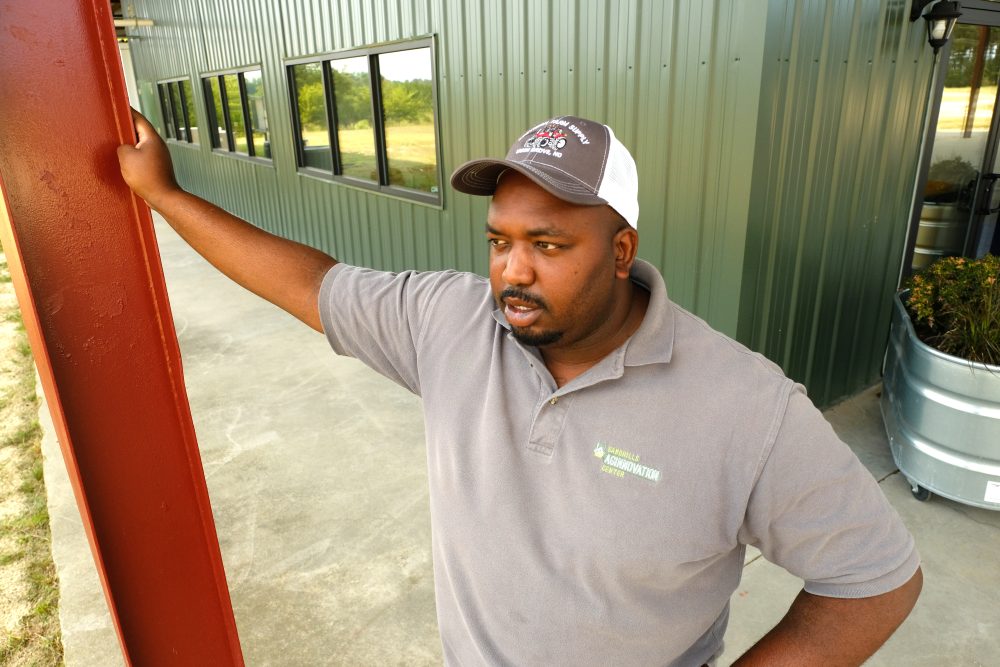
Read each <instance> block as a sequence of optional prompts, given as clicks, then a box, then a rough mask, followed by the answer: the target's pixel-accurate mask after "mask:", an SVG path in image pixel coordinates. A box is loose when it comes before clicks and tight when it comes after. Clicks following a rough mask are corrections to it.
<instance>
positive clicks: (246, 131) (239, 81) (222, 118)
mask: <svg viewBox="0 0 1000 667" xmlns="http://www.w3.org/2000/svg"><path fill="white" fill-rule="evenodd" d="M202 84H203V88H204V90H205V100H206V102H207V104H206V106H207V107H208V116H209V119H208V120H209V126H210V127H211V128H212V131H211V132H209V136H210V138H211V141H212V148H215V149H219V150H222V151H226V152H229V153H236V154H239V155H245V156H247V157H254V158H258V159H266V160H270V159H271V137H270V132H269V130H268V125H267V107H266V105H265V104H264V82H263V79H262V76H261V71H260V69H258V68H253V69H244V70H238V71H231V72H220V73H218V74H212V75H209V76H207V77H205V78H204V79H203V80H202Z"/></svg>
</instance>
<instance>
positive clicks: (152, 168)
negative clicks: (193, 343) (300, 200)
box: [118, 109, 337, 331]
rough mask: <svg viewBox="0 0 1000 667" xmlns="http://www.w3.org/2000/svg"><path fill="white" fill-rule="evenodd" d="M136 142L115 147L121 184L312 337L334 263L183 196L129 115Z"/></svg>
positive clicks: (160, 150)
mask: <svg viewBox="0 0 1000 667" xmlns="http://www.w3.org/2000/svg"><path fill="white" fill-rule="evenodd" d="M132 118H133V120H134V121H135V130H136V134H137V135H138V141H137V142H136V144H135V145H134V146H132V145H129V144H126V145H123V146H119V147H118V164H119V166H120V167H121V171H122V178H124V179H125V182H126V183H127V184H128V186H129V187H130V188H132V191H133V192H135V194H137V195H138V196H140V197H142V198H143V199H144V200H145V201H146V203H147V204H149V205H150V206H151V207H152V208H155V209H156V210H157V211H158V212H159V213H160V214H161V215H163V218H164V219H165V220H166V221H167V223H169V224H170V226H171V227H173V228H174V230H175V231H176V232H177V233H178V234H179V235H180V237H181V238H182V239H184V240H185V241H187V243H188V245H190V246H191V247H192V248H194V249H195V250H196V251H197V252H198V254H200V255H201V256H202V257H204V258H205V259H207V260H208V261H209V262H210V263H211V264H212V265H213V266H214V267H215V268H217V269H219V271H221V272H222V273H224V274H225V275H227V276H228V277H229V278H231V279H232V280H233V281H235V282H236V283H238V284H239V285H242V286H243V287H245V288H246V289H248V290H250V291H251V292H253V293H254V294H256V295H258V296H260V297H263V298H264V299H267V300H268V301H270V302H271V303H273V304H274V305H276V306H278V307H279V308H281V309H282V310H285V311H287V312H288V313H291V314H292V315H294V316H295V317H297V318H299V319H300V320H302V321H303V322H305V323H306V324H308V325H309V326H311V327H312V328H313V329H316V330H317V331H322V330H323V325H322V323H321V322H320V317H319V308H318V300H319V288H320V285H321V284H322V281H323V276H325V275H326V272H327V271H328V270H329V269H330V267H332V266H333V265H334V264H336V263H337V261H336V260H335V259H333V258H332V257H330V256H329V255H327V254H326V253H324V252H321V251H319V250H316V249H315V248H310V247H309V246H307V245H303V244H301V243H297V242H295V241H291V240H289V239H284V238H281V237H280V236H276V235H274V234H270V233H268V232H265V231H264V230H263V229H260V228H259V227H255V226H254V225H251V224H250V223H248V222H246V221H245V220H241V219H240V218H237V217H236V216H235V215H232V214H231V213H229V212H227V211H225V210H223V209H221V208H219V207H218V206H216V205H215V204H212V203H211V202H207V201H205V200H204V199H201V198H199V197H196V196H195V195H193V194H191V193H188V192H185V191H184V190H183V189H181V187H180V186H179V185H178V184H177V180H176V179H175V178H174V171H173V167H172V165H171V162H170V151H169V150H168V149H167V145H166V144H165V143H164V142H163V140H162V139H160V137H159V135H157V133H156V129H155V128H154V127H153V126H152V125H151V124H150V122H149V121H148V120H146V119H145V118H144V117H143V116H142V114H140V113H139V112H138V111H135V110H134V109H133V110H132Z"/></svg>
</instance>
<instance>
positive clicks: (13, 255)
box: [0, 0, 243, 666]
mask: <svg viewBox="0 0 1000 667" xmlns="http://www.w3.org/2000/svg"><path fill="white" fill-rule="evenodd" d="M127 141H134V135H133V131H132V125H131V119H130V116H129V108H128V100H127V97H126V93H125V85H124V81H123V79H122V73H121V65H120V61H119V56H118V49H117V44H116V41H115V34H114V28H113V23H112V17H111V8H110V3H109V2H108V0H31V1H26V0H0V186H2V189H3V198H4V206H2V207H0V240H2V241H3V246H4V250H5V251H6V253H7V258H8V262H9V264H10V269H11V273H12V275H13V276H14V285H15V288H16V291H17V294H18V299H19V301H20V304H21V308H22V312H23V314H24V320H25V325H26V327H27V329H28V334H29V338H30V341H31V348H32V351H33V352H34V355H35V360H36V363H37V365H38V370H39V373H40V375H41V378H42V385H43V387H44V390H45V395H46V397H47V399H48V403H49V407H50V409H51V410H52V416H53V419H54V422H55V425H56V430H57V434H58V436H59V441H60V445H61V447H62V451H63V455H64V457H65V460H66V467H67V468H68V470H69V475H70V479H71V481H72V483H73V490H74V492H75V494H76V499H77V504H78V506H79V508H80V514H81V515H82V516H83V522H84V526H85V527H86V529H87V535H88V538H89V540H90V545H91V549H92V550H93V555H94V560H95V561H96V562H97V569H98V572H99V573H100V577H101V582H102V584H103V586H104V591H105V594H106V597H107V601H108V606H109V607H110V609H111V615H112V617H113V619H114V622H115V625H116V628H117V631H118V636H119V638H120V640H121V645H122V651H123V653H124V655H125V658H126V660H127V661H128V662H129V663H131V664H135V665H143V666H145V665H158V664H174V665H213V666H216V665H219V666H222V665H242V664H243V658H242V654H241V652H240V646H239V638H238V636H237V632H236V623H235V621H234V619H233V612H232V606H231V603H230V599H229V591H228V588H227V586H226V578H225V572H224V571H223V567H222V559H221V556H220V553H219V544H218V539H217V537H216V534H215V525H214V523H213V520H212V510H211V506H210V505H209V499H208V491H207V488H206V486H205V476H204V472H203V470H202V466H201V458H200V456H199V452H198V443H197V442H196V440H195V434H194V428H193V425H192V422H191V414H190V411H189V408H188V402H187V395H186V393H185V390H184V380H183V376H182V370H181V362H180V353H179V349H178V346H177V339H176V337H175V335H174V329H173V320H172V318H171V314H170V309H169V306H168V303H167V292H166V288H165V286H164V283H163V273H162V269H161V266H160V261H159V256H158V253H157V248H156V241H155V238H154V236H153V227H152V220H151V218H150V214H149V209H148V208H147V207H146V205H145V204H144V203H143V202H142V201H140V200H138V199H136V198H135V197H134V196H132V194H131V192H130V191H129V189H128V188H127V187H126V186H125V184H124V182H123V181H122V179H121V176H120V175H119V171H118V163H117V158H116V155H115V149H116V147H117V146H118V144H119V143H124V142H127Z"/></svg>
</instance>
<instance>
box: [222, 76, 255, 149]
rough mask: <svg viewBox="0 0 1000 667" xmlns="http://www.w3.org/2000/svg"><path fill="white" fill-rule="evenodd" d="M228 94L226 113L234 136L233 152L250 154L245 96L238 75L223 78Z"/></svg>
mask: <svg viewBox="0 0 1000 667" xmlns="http://www.w3.org/2000/svg"><path fill="white" fill-rule="evenodd" d="M222 82H223V86H224V87H225V93H226V112H227V113H228V114H229V124H230V127H231V128H232V134H233V150H235V151H236V152H237V153H243V154H244V155H249V154H250V148H249V146H248V145H247V128H246V123H245V122H244V120H243V101H242V100H243V96H242V95H241V94H240V78H239V75H238V74H226V75H225V76H223V77H222Z"/></svg>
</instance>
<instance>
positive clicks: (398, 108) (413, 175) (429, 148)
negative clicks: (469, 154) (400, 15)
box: [379, 48, 438, 193]
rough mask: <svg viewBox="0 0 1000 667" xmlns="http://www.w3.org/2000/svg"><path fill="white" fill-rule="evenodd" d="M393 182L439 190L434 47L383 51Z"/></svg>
mask: <svg viewBox="0 0 1000 667" xmlns="http://www.w3.org/2000/svg"><path fill="white" fill-rule="evenodd" d="M379 73H380V74H381V75H382V82H381V86H382V106H383V109H384V117H385V144H386V153H387V154H388V158H389V184H390V185H397V186H400V187H404V188H409V189H411V190H422V191H424V192H431V193H434V192H437V190H438V180H437V150H436V146H435V141H434V97H433V88H432V81H431V50H430V49H429V48H422V49H410V50H408V51H396V52H393V53H383V54H381V55H379Z"/></svg>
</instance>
